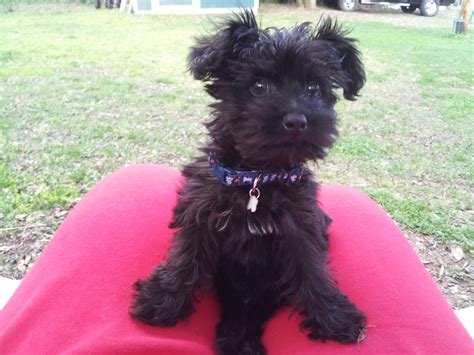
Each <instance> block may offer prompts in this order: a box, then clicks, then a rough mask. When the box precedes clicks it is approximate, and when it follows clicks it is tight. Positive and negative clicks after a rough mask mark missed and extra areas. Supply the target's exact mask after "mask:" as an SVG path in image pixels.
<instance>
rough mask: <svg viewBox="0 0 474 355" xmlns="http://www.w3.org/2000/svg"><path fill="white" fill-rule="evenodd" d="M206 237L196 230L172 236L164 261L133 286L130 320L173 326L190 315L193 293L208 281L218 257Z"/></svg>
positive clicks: (187, 229)
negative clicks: (170, 245)
mask: <svg viewBox="0 0 474 355" xmlns="http://www.w3.org/2000/svg"><path fill="white" fill-rule="evenodd" d="M209 237H210V236H209V233H208V232H207V231H206V230H203V229H201V228H198V227H194V228H193V227H186V228H182V229H181V230H179V231H178V232H177V233H176V234H175V236H174V240H173V245H172V247H171V250H170V252H169V256H168V259H167V260H166V261H165V262H164V263H163V264H161V265H160V266H158V267H157V268H156V270H155V271H154V272H153V274H151V275H150V276H149V277H148V278H147V279H146V280H138V281H137V282H136V283H135V290H136V294H135V299H134V301H133V304H132V307H131V310H130V314H131V316H132V317H133V318H135V319H139V320H141V321H143V322H145V323H148V324H151V325H160V326H173V325H175V324H176V323H177V322H178V321H179V320H182V319H185V318H187V317H188V316H189V315H190V314H191V313H192V312H193V310H194V307H193V304H192V301H193V291H194V290H195V288H196V287H198V286H201V285H209V284H210V283H211V282H212V278H213V276H214V272H215V267H216V261H217V258H218V248H217V246H216V245H215V244H213V243H212V242H210V241H209V239H210V238H209ZM206 248H207V249H206Z"/></svg>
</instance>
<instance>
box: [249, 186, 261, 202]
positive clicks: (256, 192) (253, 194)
mask: <svg viewBox="0 0 474 355" xmlns="http://www.w3.org/2000/svg"><path fill="white" fill-rule="evenodd" d="M249 196H250V197H255V198H257V199H258V198H259V197H260V190H259V189H258V188H256V187H254V188H252V189H250V190H249Z"/></svg>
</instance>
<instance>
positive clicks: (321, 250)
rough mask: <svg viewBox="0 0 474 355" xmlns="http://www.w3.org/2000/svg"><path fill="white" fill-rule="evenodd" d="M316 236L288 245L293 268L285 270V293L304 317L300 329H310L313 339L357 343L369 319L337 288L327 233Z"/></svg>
mask: <svg viewBox="0 0 474 355" xmlns="http://www.w3.org/2000/svg"><path fill="white" fill-rule="evenodd" d="M315 233H316V237H315V236H314V235H309V234H307V235H305V234H304V233H303V234H300V235H299V236H298V238H295V239H294V240H293V241H292V242H291V243H288V245H287V246H286V247H287V253H285V254H286V258H288V261H287V265H292V268H291V270H286V274H285V275H286V277H285V279H286V280H285V282H286V285H287V287H286V292H285V293H286V295H287V296H288V298H289V299H290V300H292V302H293V304H295V308H294V310H295V311H299V313H300V314H301V315H303V317H304V320H303V321H302V322H301V324H300V329H301V330H302V331H303V330H306V329H309V331H310V333H309V335H308V337H309V338H310V339H312V340H318V339H319V340H323V341H324V340H329V339H332V340H335V341H338V342H341V343H352V342H356V341H357V340H358V338H359V336H360V334H361V332H362V331H363V329H364V327H365V320H366V316H365V314H364V313H363V312H361V311H360V310H358V309H357V308H356V307H355V305H354V304H353V303H352V302H351V301H350V300H349V299H348V298H347V296H346V295H345V294H344V293H342V292H341V291H340V290H339V289H338V288H337V287H336V286H335V284H334V281H333V279H332V278H331V276H330V275H329V272H328V270H327V269H328V268H327V264H326V250H325V249H326V245H325V244H326V243H325V242H326V241H325V236H324V233H323V231H321V232H315ZM292 274H293V276H291V275H292ZM288 277H291V279H289V278H288Z"/></svg>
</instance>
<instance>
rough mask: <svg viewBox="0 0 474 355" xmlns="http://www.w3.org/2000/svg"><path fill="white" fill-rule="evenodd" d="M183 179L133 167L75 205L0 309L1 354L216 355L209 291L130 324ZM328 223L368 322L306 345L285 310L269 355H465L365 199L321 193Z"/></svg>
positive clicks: (340, 271) (453, 328) (330, 190)
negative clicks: (156, 318) (363, 331)
mask: <svg viewBox="0 0 474 355" xmlns="http://www.w3.org/2000/svg"><path fill="white" fill-rule="evenodd" d="M179 181H180V175H179V173H178V172H177V171H175V170H172V169H170V168H166V167H162V166H157V165H140V166H133V167H128V168H124V169H122V170H120V171H119V172H117V173H114V174H112V175H111V176H109V177H108V178H106V179H105V180H104V181H102V182H101V183H99V184H98V185H97V186H96V187H95V188H94V189H93V190H92V191H91V192H89V193H88V194H87V195H86V196H85V197H84V198H83V200H82V201H81V202H80V203H79V204H78V205H77V206H76V207H75V208H74V209H73V211H72V212H71V213H70V214H69V216H68V217H67V218H66V220H65V222H64V223H63V225H62V226H61V228H60V229H59V230H58V232H57V233H56V235H55V237H54V238H53V239H52V241H51V243H50V245H49V246H48V247H47V248H46V250H45V251H44V253H43V255H42V256H41V258H40V259H39V260H38V262H37V263H36V264H35V266H34V267H33V269H32V270H31V271H30V272H29V273H28V274H27V276H26V277H25V279H24V281H23V282H22V284H21V286H20V288H19V289H18V290H17V292H16V293H15V295H14V296H13V298H12V299H11V300H10V302H9V303H8V304H7V306H6V307H5V308H4V310H2V311H1V312H0V353H57V352H103V353H111V352H134V353H138V352H143V353H162V354H211V353H212V352H213V349H212V344H213V339H214V331H215V325H216V323H217V321H218V317H219V311H218V306H217V304H216V301H215V297H214V295H213V294H212V292H211V293H209V294H206V295H204V296H203V298H202V299H201V301H200V302H199V303H198V304H197V305H196V312H195V313H194V314H193V315H192V316H191V317H190V319H189V320H188V321H186V322H180V323H178V325H177V326H176V327H173V328H160V327H151V326H148V325H145V324H141V323H140V322H137V321H134V320H132V319H131V318H130V317H129V315H128V307H129V304H130V301H131V297H132V284H133V283H134V282H135V281H136V280H137V279H138V278H143V277H146V276H147V275H148V274H149V273H150V271H151V270H152V269H153V267H154V266H156V265H157V264H158V263H159V262H160V261H161V260H162V259H163V257H164V256H165V255H166V251H167V248H168V246H169V242H170V239H171V236H172V231H171V230H169V229H168V223H169V221H170V220H171V216H172V207H173V206H174V204H175V202H176V190H177V188H178V186H179ZM319 201H320V203H321V206H322V208H323V209H324V210H325V212H326V213H327V214H328V215H329V216H330V217H331V218H332V219H333V224H332V226H331V229H330V233H329V234H330V236H329V238H330V264H331V268H332V269H333V275H334V276H335V278H336V280H337V281H338V285H339V287H340V288H341V289H342V290H343V291H344V292H345V293H347V295H348V297H349V298H350V299H351V300H352V301H353V302H354V303H355V304H356V305H357V306H358V307H359V308H360V309H362V310H364V311H365V312H366V313H367V315H368V323H369V328H368V332H367V338H366V340H365V341H363V342H362V343H361V344H352V345H342V344H337V343H334V342H326V343H322V342H312V341H309V340H308V339H307V338H306V335H305V334H304V333H301V332H300V331H299V330H298V324H299V321H300V318H299V316H298V315H295V316H293V317H291V318H289V310H288V309H282V310H280V311H279V312H278V313H277V314H276V315H275V316H274V317H273V318H272V319H271V320H270V321H269V322H268V324H267V326H266V329H265V333H264V338H263V340H264V344H265V346H266V347H267V349H268V353H269V354H313V353H316V352H317V353H334V352H335V351H337V352H338V353H344V352H348V353H351V352H359V351H363V352H364V353H367V352H371V353H449V354H453V353H467V352H472V350H473V349H472V340H471V338H470V337H469V336H468V335H467V333H466V332H465V330H464V328H463V327H462V325H461V324H460V323H459V321H458V320H457V318H456V317H455V315H454V313H453V312H452V310H451V309H450V307H449V305H448V304H447V303H446V301H445V300H444V299H443V297H442V295H441V294H440V293H439V291H438V289H437V287H436V285H435V284H434V282H433V281H432V280H431V278H430V276H429V275H428V274H427V273H426V271H425V270H424V267H423V265H422V264H421V263H420V261H419V260H418V258H417V257H416V255H415V253H414V251H413V250H412V248H411V247H410V246H409V244H408V243H407V241H406V240H405V238H404V237H403V235H402V234H401V232H400V231H399V229H398V228H397V226H396V225H395V223H394V222H393V221H392V220H391V219H390V218H389V217H388V216H387V215H386V213H385V212H384V211H383V210H382V209H381V208H380V207H379V206H378V205H376V204H375V203H374V202H373V201H371V200H370V199H369V198H368V197H367V196H365V195H364V194H362V193H360V192H358V191H356V190H354V189H351V188H348V187H343V186H323V187H321V189H320V195H319Z"/></svg>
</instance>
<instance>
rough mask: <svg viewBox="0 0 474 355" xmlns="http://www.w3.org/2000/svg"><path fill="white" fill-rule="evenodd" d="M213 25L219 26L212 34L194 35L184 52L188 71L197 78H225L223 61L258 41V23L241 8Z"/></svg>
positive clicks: (233, 57) (239, 53) (251, 13)
mask: <svg viewBox="0 0 474 355" xmlns="http://www.w3.org/2000/svg"><path fill="white" fill-rule="evenodd" d="M216 27H219V28H221V29H220V30H219V31H218V32H217V33H216V34H214V35H210V36H204V37H201V38H198V39H197V40H196V41H197V44H196V45H195V46H193V47H192V48H191V52H190V53H189V55H188V66H189V71H190V72H191V73H192V74H193V76H194V78H195V79H197V80H202V81H207V80H211V79H216V78H218V77H225V76H226V73H225V72H226V71H225V67H226V62H227V61H228V60H235V59H237V58H238V57H239V56H240V55H241V54H242V51H244V50H245V49H246V48H251V47H252V45H253V43H255V42H256V41H257V40H258V32H259V30H258V25H257V21H256V19H255V15H254V13H253V11H251V10H244V11H242V12H241V13H240V14H238V15H234V16H233V17H232V18H230V19H227V20H226V21H224V23H222V24H221V25H219V26H216ZM227 74H228V73H227Z"/></svg>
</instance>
